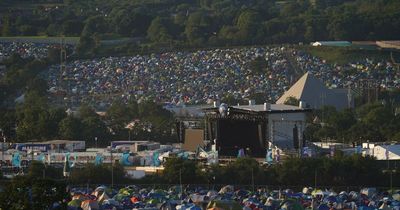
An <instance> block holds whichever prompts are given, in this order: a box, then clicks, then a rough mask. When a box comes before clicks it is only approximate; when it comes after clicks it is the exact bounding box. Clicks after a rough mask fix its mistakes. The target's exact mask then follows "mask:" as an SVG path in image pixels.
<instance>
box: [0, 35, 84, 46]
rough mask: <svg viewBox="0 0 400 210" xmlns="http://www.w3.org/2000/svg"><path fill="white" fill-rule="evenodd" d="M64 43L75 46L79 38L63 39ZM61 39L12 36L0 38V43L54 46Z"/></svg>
mask: <svg viewBox="0 0 400 210" xmlns="http://www.w3.org/2000/svg"><path fill="white" fill-rule="evenodd" d="M64 38H65V43H67V44H72V45H76V44H78V42H79V37H64ZM60 41H61V37H47V36H14V37H0V42H33V43H46V44H54V43H60Z"/></svg>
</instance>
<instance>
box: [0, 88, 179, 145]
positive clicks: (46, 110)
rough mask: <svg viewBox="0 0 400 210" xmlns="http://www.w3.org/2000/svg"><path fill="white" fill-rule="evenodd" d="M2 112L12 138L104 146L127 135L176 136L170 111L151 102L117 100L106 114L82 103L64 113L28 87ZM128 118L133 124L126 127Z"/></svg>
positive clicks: (168, 138)
mask: <svg viewBox="0 0 400 210" xmlns="http://www.w3.org/2000/svg"><path fill="white" fill-rule="evenodd" d="M1 114H2V115H3V116H5V118H1V119H0V126H1V127H2V128H3V130H4V134H5V135H6V136H8V137H9V139H11V141H18V142H28V141H39V140H51V139H67V140H85V141H86V144H87V145H88V146H93V145H94V144H95V143H98V146H106V145H109V142H110V141H111V140H128V139H129V138H130V139H131V140H156V141H159V142H163V143H165V142H174V141H176V140H177V138H176V137H175V133H173V132H172V130H171V129H172V128H173V127H174V119H173V116H172V113H170V112H169V111H167V110H165V109H163V108H162V107H161V106H160V105H157V104H156V103H154V102H143V103H140V104H138V103H136V102H135V101H131V102H129V103H128V104H123V103H119V102H117V103H114V104H113V105H111V107H109V109H108V110H107V112H106V115H105V116H99V115H98V114H97V113H96V112H95V110H94V109H93V108H92V107H90V106H88V105H85V104H83V105H81V106H80V107H79V108H78V110H77V111H76V112H75V114H67V113H66V109H65V108H59V107H52V106H50V105H49V104H48V103H47V98H46V96H40V95H39V94H37V93H36V92H32V91H30V92H28V93H27V94H26V95H25V102H24V103H23V104H22V105H18V106H17V108H16V109H15V110H14V109H10V110H4V111H3V112H2V113H1ZM131 122H133V124H132V127H129V126H128V127H127V125H128V124H129V123H131ZM14 128H15V133H14V132H13V131H14ZM95 140H96V141H97V142H96V141H95Z"/></svg>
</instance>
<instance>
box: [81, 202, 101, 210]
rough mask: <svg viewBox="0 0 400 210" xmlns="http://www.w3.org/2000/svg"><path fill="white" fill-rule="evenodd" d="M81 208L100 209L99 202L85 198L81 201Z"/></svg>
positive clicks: (86, 209) (88, 209) (85, 209)
mask: <svg viewBox="0 0 400 210" xmlns="http://www.w3.org/2000/svg"><path fill="white" fill-rule="evenodd" d="M81 208H82V209H83V210H95V209H100V207H99V203H98V202H97V201H94V200H85V201H82V204H81Z"/></svg>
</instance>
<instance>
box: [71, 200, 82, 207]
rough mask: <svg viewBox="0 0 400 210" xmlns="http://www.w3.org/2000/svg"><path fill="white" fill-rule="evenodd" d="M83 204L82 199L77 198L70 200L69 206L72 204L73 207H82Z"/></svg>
mask: <svg viewBox="0 0 400 210" xmlns="http://www.w3.org/2000/svg"><path fill="white" fill-rule="evenodd" d="M81 204H82V201H81V200H79V199H75V200H72V201H70V202H68V206H71V207H80V206H81Z"/></svg>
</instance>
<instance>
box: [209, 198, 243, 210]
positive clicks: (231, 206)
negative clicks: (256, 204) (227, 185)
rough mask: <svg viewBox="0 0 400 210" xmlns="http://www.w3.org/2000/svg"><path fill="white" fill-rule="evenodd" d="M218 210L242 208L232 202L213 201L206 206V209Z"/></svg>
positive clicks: (240, 209) (237, 209) (239, 209)
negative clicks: (213, 209) (214, 209)
mask: <svg viewBox="0 0 400 210" xmlns="http://www.w3.org/2000/svg"><path fill="white" fill-rule="evenodd" d="M211 208H219V209H225V210H242V206H241V205H240V204H239V203H238V202H236V201H234V200H213V201H210V202H209V203H208V205H207V209H211Z"/></svg>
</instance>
